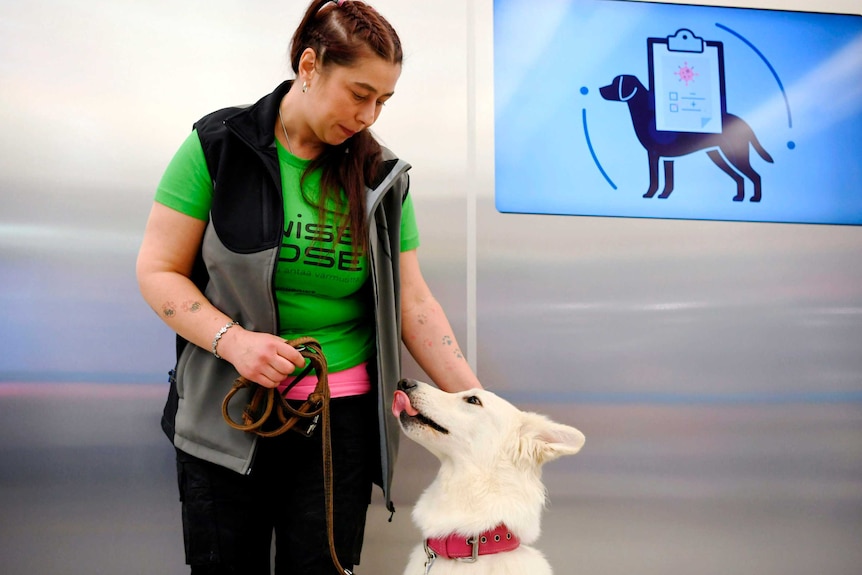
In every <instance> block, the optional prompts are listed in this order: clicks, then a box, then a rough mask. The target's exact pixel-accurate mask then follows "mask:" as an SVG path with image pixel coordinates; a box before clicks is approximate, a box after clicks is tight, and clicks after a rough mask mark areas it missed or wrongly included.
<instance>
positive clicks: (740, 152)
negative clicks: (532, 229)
mask: <svg viewBox="0 0 862 575" xmlns="http://www.w3.org/2000/svg"><path fill="white" fill-rule="evenodd" d="M494 92H495V96H494V100H495V122H494V129H495V181H496V183H495V201H496V206H497V209H498V210H499V211H501V212H512V213H538V214H570V215H591V216H620V217H646V218H674V219H697V220H729V221H758V222H788V223H817V224H849V225H860V224H862V16H859V15H847V14H822V13H808V12H790V11H779V10H756V9H749V8H726V7H712V6H692V5H682V4H661V3H646V2H632V1H626V0H495V1H494Z"/></svg>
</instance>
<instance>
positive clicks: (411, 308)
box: [400, 250, 482, 391]
mask: <svg viewBox="0 0 862 575" xmlns="http://www.w3.org/2000/svg"><path fill="white" fill-rule="evenodd" d="M400 267H401V338H402V339H403V340H404V344H405V345H406V346H407V350H408V351H409V352H410V355H412V356H413V358H414V359H415V360H416V362H417V363H418V364H419V367H421V368H422V369H423V370H424V371H425V373H427V374H428V377H430V378H431V380H432V381H434V383H436V384H437V386H438V387H439V388H440V389H443V390H445V391H462V390H465V389H471V388H477V387H478V388H481V387H482V384H480V383H479V380H478V379H477V378H476V374H474V373H473V370H472V369H471V368H470V365H469V364H468V363H467V359H466V358H465V357H464V354H463V353H462V352H461V349H460V347H458V342H457V341H456V340H455V334H454V332H453V331H452V326H451V325H450V324H449V320H448V319H447V318H446V314H445V313H444V311H443V308H442V307H441V306H440V303H439V302H438V301H437V300H436V299H435V298H434V295H433V294H432V293H431V290H430V289H429V288H428V284H427V283H425V278H424V277H422V271H421V270H420V269H419V258H418V257H417V255H416V250H410V251H406V252H401V264H400Z"/></svg>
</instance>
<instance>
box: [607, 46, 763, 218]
mask: <svg viewBox="0 0 862 575" xmlns="http://www.w3.org/2000/svg"><path fill="white" fill-rule="evenodd" d="M647 45H648V56H649V70H650V86H651V89H648V88H647V87H646V86H644V85H643V83H641V81H640V80H639V79H638V78H637V77H636V76H633V75H629V74H622V75H619V76H617V77H616V78H614V80H613V82H611V83H610V84H608V85H607V86H603V87H601V88H599V93H600V94H601V96H602V98H604V99H605V100H608V101H612V102H625V103H626V104H628V107H629V113H630V115H631V119H632V125H633V126H634V130H635V134H636V135H637V138H638V140H639V141H640V143H641V145H642V146H643V147H644V148H645V149H646V151H647V155H648V158H649V189H648V190H647V192H646V193H645V194H644V197H645V198H652V197H653V196H655V194H656V192H657V191H658V188H659V160H660V159H664V188H663V190H662V193H661V194H659V196H658V197H659V198H667V197H669V196H670V194H671V192H673V187H674V176H673V168H674V158H679V157H682V156H686V155H688V154H691V153H694V152H698V151H701V150H705V151H706V154H707V156H709V158H710V159H711V160H712V161H713V162H714V163H715V164H716V165H717V166H718V167H719V168H721V170H722V171H723V172H725V173H726V174H727V175H729V176H730V177H731V178H733V180H734V181H735V182H736V195H735V196H734V197H733V201H735V202H741V201H743V200H744V199H745V178H744V177H743V176H746V177H748V179H749V180H751V182H752V184H753V185H754V192H753V194H752V196H751V201H752V202H759V201H760V199H761V178H760V174H758V173H757V172H756V171H754V168H752V167H751V160H750V158H749V145H751V147H753V148H754V149H755V150H756V151H757V153H758V154H759V155H760V157H761V158H763V159H764V160H765V161H767V162H769V163H772V162H773V159H772V156H770V155H769V153H768V152H767V151H766V150H765V149H764V148H763V146H762V145H761V144H760V142H759V141H758V140H757V137H756V136H755V135H754V131H753V130H752V129H751V127H750V126H749V125H748V124H747V123H746V122H745V121H744V120H743V119H742V118H740V117H739V116H735V115H733V114H729V113H727V110H726V103H725V102H726V100H725V92H724V58H723V52H722V44H721V43H720V42H706V41H704V40H703V39H702V38H698V37H697V36H695V35H694V34H693V33H692V32H691V31H689V30H685V29H683V30H679V31H677V33H676V34H674V35H673V36H668V37H666V38H649V39H648V41H647Z"/></svg>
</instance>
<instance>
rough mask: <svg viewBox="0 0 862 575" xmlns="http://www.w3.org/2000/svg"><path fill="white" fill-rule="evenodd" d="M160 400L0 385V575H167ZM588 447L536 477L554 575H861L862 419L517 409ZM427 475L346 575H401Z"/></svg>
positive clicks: (82, 388) (407, 474) (860, 412)
mask: <svg viewBox="0 0 862 575" xmlns="http://www.w3.org/2000/svg"><path fill="white" fill-rule="evenodd" d="M163 393H164V389H163V386H162V385H140V384H138V385H133V384H124V385H111V384H98V385H96V384H93V385H89V384H83V383H76V384H62V385H60V384H38V383H28V384H10V383H4V384H0V434H2V435H0V436H2V438H3V445H2V447H0V557H2V567H0V572H2V573H4V574H6V575H32V574H44V575H48V574H64V575H77V574H82V575H83V574H87V575H92V574H101V573H124V574H136V573H140V574H144V573H146V574H150V573H152V574H173V573H176V574H180V573H186V572H187V570H186V569H185V568H184V566H183V558H182V533H181V529H180V517H179V505H178V503H177V495H176V488H175V483H174V472H173V460H172V451H171V449H170V447H169V445H168V444H167V442H166V440H165V439H164V437H163V436H162V435H161V431H160V429H159V426H158V419H159V415H160V411H161V406H162V399H163ZM521 407H522V408H524V409H532V410H536V411H541V412H543V413H546V414H548V415H550V416H551V417H553V418H554V419H557V420H559V421H564V422H566V423H570V424H573V425H576V426H577V427H579V428H580V429H582V430H583V431H584V432H585V434H586V435H587V438H588V440H587V445H586V447H585V448H584V450H583V451H582V452H581V453H580V454H579V455H577V456H575V457H570V458H568V459H563V460H559V461H556V462H553V463H550V464H549V465H548V466H546V468H545V480H546V483H547V485H548V489H549V495H550V501H549V505H548V509H547V511H546V513H545V516H544V523H543V536H542V537H541V539H540V541H539V543H538V547H539V548H540V549H541V550H542V551H544V552H545V554H546V555H547V556H548V558H549V559H550V561H551V563H552V565H553V566H554V569H555V571H556V572H557V573H583V574H590V573H595V574H602V575H615V574H621V575H622V574H626V575H629V574H631V573H641V574H653V573H654V574H663V575H664V574H677V573H678V574H685V575H689V574H691V573H698V574H707V575H708V574H713V573H714V574H722V575H727V574H734V575H743V574H751V575H755V574H756V575H764V574H772V573H775V574H782V575H794V574H798V575H812V574H828V575H839V574H842V575H843V574H846V575H857V574H858V573H859V572H860V565H862V548H860V545H859V541H860V539H862V441H860V437H862V435H860V432H862V406H859V405H855V404H834V405H830V404H825V405H811V404H805V405H783V406H775V405H772V406H751V405H748V406H746V405H737V406H718V407H716V406H708V407H698V406H658V407H656V406H647V405H601V404H596V405H578V406H572V405H565V404H559V403H558V404H554V405H550V404H545V405H541V404H536V405H521ZM434 468H435V461H434V460H433V458H432V457H431V456H430V455H429V454H428V453H426V452H424V451H422V450H421V449H420V448H418V447H417V446H415V445H414V444H412V443H409V442H406V443H405V445H404V447H403V450H402V456H401V458H400V460H399V468H398V472H397V476H396V481H397V484H396V490H395V500H396V501H395V502H396V506H397V507H398V512H397V513H396V514H395V517H394V519H393V521H392V522H391V523H389V522H388V521H387V520H388V513H387V512H386V511H385V510H384V509H383V507H382V505H381V504H380V501H379V493H378V494H376V497H377V499H376V500H375V503H374V505H373V507H372V510H371V513H370V515H369V520H368V527H367V536H366V546H365V550H364V555H363V561H362V565H360V566H359V568H357V573H359V574H366V575H368V574H380V575H389V574H400V573H401V572H402V568H403V565H404V563H405V561H406V557H407V554H408V552H409V550H410V549H411V548H412V546H413V545H415V544H416V542H417V541H418V540H419V536H418V533H417V532H416V530H415V529H414V528H413V526H412V524H411V520H410V506H411V503H412V502H413V501H415V498H416V496H417V495H418V493H419V492H420V491H421V489H422V488H423V487H424V486H425V485H427V483H428V482H429V481H430V480H431V477H432V475H433V473H434Z"/></svg>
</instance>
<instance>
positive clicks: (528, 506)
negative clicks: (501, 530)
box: [413, 461, 545, 544]
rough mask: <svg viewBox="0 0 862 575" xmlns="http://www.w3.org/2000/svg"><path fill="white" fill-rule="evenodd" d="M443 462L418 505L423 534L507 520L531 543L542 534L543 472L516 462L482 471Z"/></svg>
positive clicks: (467, 530) (474, 529) (478, 528)
mask: <svg viewBox="0 0 862 575" xmlns="http://www.w3.org/2000/svg"><path fill="white" fill-rule="evenodd" d="M470 467H471V466H470V464H469V463H466V464H465V463H464V462H459V463H457V464H455V463H454V462H452V461H442V462H441V464H440V471H439V472H438V474H437V476H436V477H435V479H434V481H433V482H432V483H431V485H429V486H428V489H427V490H426V491H425V492H424V493H423V494H422V496H420V498H419V500H418V501H417V502H416V506H415V508H414V509H413V519H414V521H415V522H416V524H417V525H418V526H419V528H420V529H421V530H422V533H423V535H424V536H425V537H426V538H427V537H443V536H446V535H448V534H450V533H456V532H457V533H464V534H475V533H481V532H484V531H487V530H489V529H493V528H494V527H496V526H497V525H499V524H501V523H503V524H505V525H507V526H508V527H509V529H511V530H512V532H514V533H516V534H517V536H518V537H520V539H521V542H522V543H524V544H530V543H532V542H533V541H535V540H536V539H537V538H538V537H539V531H540V522H541V513H542V508H543V506H544V503H545V488H544V485H543V484H542V482H541V477H540V476H538V475H537V474H535V473H528V472H525V471H524V470H519V469H515V468H514V467H508V468H505V467H504V468H497V469H493V470H487V469H486V470H481V469H477V468H476V467H474V466H473V467H472V468H470Z"/></svg>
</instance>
